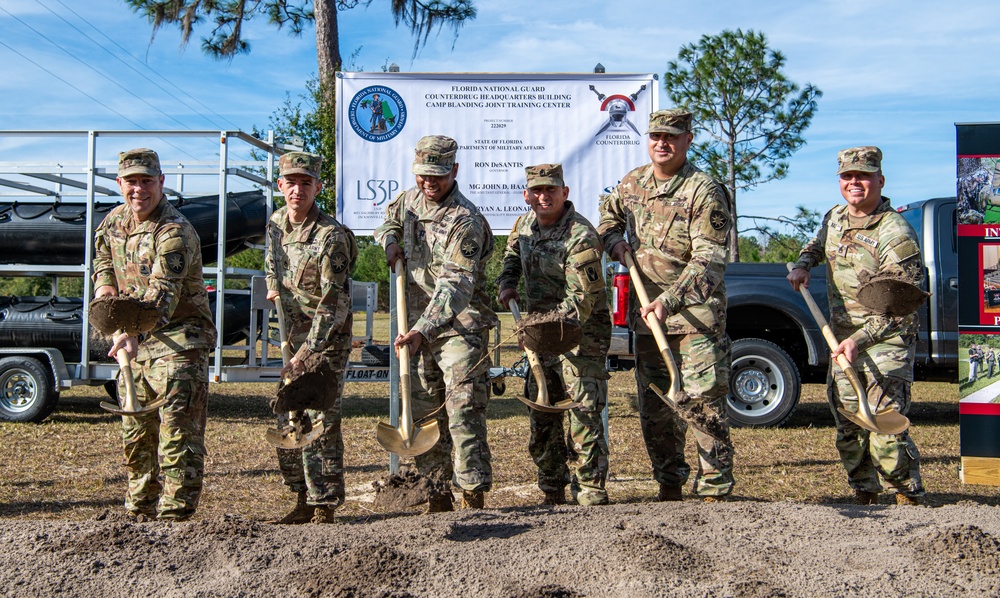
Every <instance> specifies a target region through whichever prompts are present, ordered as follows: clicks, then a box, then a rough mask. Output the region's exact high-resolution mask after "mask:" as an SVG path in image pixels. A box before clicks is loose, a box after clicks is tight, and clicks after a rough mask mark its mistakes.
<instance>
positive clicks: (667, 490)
mask: <svg viewBox="0 0 1000 598" xmlns="http://www.w3.org/2000/svg"><path fill="white" fill-rule="evenodd" d="M656 500H658V501H660V502H674V501H678V500H684V497H683V496H682V495H681V487H680V486H671V485H669V484H664V483H663V482H660V491H659V492H658V493H657V494H656Z"/></svg>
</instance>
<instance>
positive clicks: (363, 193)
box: [337, 73, 658, 235]
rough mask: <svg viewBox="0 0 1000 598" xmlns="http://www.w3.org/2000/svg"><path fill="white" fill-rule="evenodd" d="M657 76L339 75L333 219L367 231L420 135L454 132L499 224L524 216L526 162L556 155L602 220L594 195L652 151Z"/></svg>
mask: <svg viewBox="0 0 1000 598" xmlns="http://www.w3.org/2000/svg"><path fill="white" fill-rule="evenodd" d="M657 84H658V81H657V80H656V77H655V76H654V75H648V74H647V75H606V74H593V73H590V74H531V75H526V74H477V73H337V219H338V220H339V221H340V222H342V223H343V224H345V225H347V226H348V227H349V228H351V229H352V230H354V232H355V233H356V234H360V235H365V234H371V233H372V231H374V229H375V228H376V227H377V226H378V225H379V224H381V223H382V221H383V220H384V218H385V207H386V204H387V203H388V202H389V201H390V200H392V199H394V198H395V197H396V195H398V194H399V193H400V192H402V191H404V190H406V189H407V188H409V187H412V186H414V184H415V180H414V176H413V174H412V173H411V171H410V166H411V164H412V163H413V154H414V147H415V146H416V143H417V140H419V139H420V138H421V137H423V136H424V135H447V136H448V137H452V138H454V139H455V140H456V141H457V142H458V146H459V147H458V157H457V161H458V163H459V169H458V185H459V188H460V189H461V191H462V193H464V194H465V196H466V197H468V198H469V199H470V200H471V201H472V202H473V203H475V204H476V205H477V206H478V207H479V209H480V210H481V211H482V212H483V214H484V215H485V216H486V218H487V219H488V220H489V222H490V226H491V227H492V228H493V232H494V233H496V234H501V235H505V234H507V233H509V232H510V229H511V226H513V224H514V220H515V219H516V218H517V217H518V216H519V215H520V214H523V213H524V212H525V211H526V210H527V207H526V206H525V204H524V196H523V189H524V182H525V181H524V168H525V166H532V165H535V164H545V163H556V162H558V163H562V165H563V172H564V175H565V179H566V185H567V186H568V187H569V188H570V195H569V198H570V200H572V201H573V204H574V205H575V206H576V209H577V211H579V212H580V213H581V214H583V215H584V216H586V217H587V218H588V219H589V220H590V221H591V222H592V223H594V224H595V225H596V224H597V217H598V206H599V200H600V195H601V194H602V193H607V192H609V191H610V190H611V189H612V188H614V186H615V185H617V184H618V181H619V180H620V179H621V177H622V176H624V175H625V174H626V173H627V172H628V171H629V170H631V169H632V168H635V167H636V166H639V165H641V164H645V163H646V162H648V161H649V155H648V153H647V150H646V138H645V136H644V135H643V133H645V131H646V124H647V121H648V117H649V113H650V112H652V111H653V110H655V109H656V106H657V105H658V93H657Z"/></svg>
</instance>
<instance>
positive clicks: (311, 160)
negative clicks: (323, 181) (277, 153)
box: [278, 152, 323, 179]
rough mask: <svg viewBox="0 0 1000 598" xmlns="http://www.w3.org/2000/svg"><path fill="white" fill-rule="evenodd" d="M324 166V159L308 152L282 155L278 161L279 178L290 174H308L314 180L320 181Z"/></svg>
mask: <svg viewBox="0 0 1000 598" xmlns="http://www.w3.org/2000/svg"><path fill="white" fill-rule="evenodd" d="M322 166H323V157H322V156H317V155H316V154H310V153H308V152H288V153H287V154H282V155H281V158H280V159H279V160H278V176H287V175H289V174H308V175H309V176H311V177H312V178H314V179H318V178H320V177H319V174H320V168H321V167H322Z"/></svg>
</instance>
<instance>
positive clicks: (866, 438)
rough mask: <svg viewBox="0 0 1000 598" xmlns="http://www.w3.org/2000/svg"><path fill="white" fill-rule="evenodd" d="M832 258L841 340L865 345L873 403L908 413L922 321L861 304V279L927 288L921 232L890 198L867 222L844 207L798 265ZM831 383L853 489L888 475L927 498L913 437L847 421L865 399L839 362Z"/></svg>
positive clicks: (864, 366)
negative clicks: (881, 277)
mask: <svg viewBox="0 0 1000 598" xmlns="http://www.w3.org/2000/svg"><path fill="white" fill-rule="evenodd" d="M843 153H844V152H842V154H843ZM879 158H881V156H879ZM852 168H860V167H858V166H852ZM852 220H855V221H854V222H852ZM858 220H860V222H859V221H858ZM824 259H826V261H827V263H828V264H829V274H828V279H827V295H828V298H829V301H830V327H831V329H832V330H833V333H834V335H835V336H836V337H837V338H838V339H840V340H843V339H846V338H848V337H849V338H851V339H853V340H854V341H855V342H856V343H857V345H858V350H859V352H858V356H857V357H856V358H855V359H854V361H853V363H852V365H853V366H854V369H855V370H856V371H857V373H858V376H859V377H860V378H861V382H862V384H864V385H865V386H866V394H867V395H868V399H869V400H870V401H872V400H875V399H877V400H878V401H879V404H880V405H881V406H882V407H884V406H887V405H888V406H891V407H892V408H893V409H895V410H897V411H899V412H900V413H903V414H906V412H907V411H908V410H909V408H910V384H911V382H912V381H913V359H914V351H915V349H916V342H917V327H918V323H917V316H916V314H910V315H908V316H905V317H895V316H887V315H883V314H879V313H876V312H873V311H872V310H870V309H868V308H866V307H865V306H863V305H861V303H859V302H858V297H857V296H858V276H859V274H860V273H861V272H863V271H866V272H868V273H869V274H870V275H873V276H874V275H876V274H884V273H890V274H894V275H898V276H901V277H905V278H906V279H907V280H909V281H911V282H913V283H914V284H917V285H919V284H921V283H922V282H923V277H924V275H923V262H922V261H921V257H920V246H919V244H918V239H917V236H916V233H915V232H914V231H913V229H912V228H911V227H910V225H909V224H908V223H907V222H906V220H905V219H904V218H903V217H902V216H900V215H899V214H898V213H897V212H896V211H895V210H894V209H892V206H891V205H890V204H889V198H887V197H883V198H882V202H881V204H879V206H878V208H876V209H875V211H874V212H873V213H872V214H870V215H869V216H867V217H863V218H861V219H854V218H852V217H850V216H849V214H848V211H847V205H838V206H836V207H834V208H833V209H832V210H830V211H829V212H827V214H826V216H825V217H824V218H823V224H822V226H821V227H820V230H819V232H818V233H817V235H816V237H815V238H814V239H812V240H811V241H809V243H808V244H806V246H805V247H804V248H803V249H802V252H801V254H800V255H799V260H798V261H797V262H796V263H795V267H796V268H806V269H809V268H812V267H813V266H816V265H818V264H820V263H822V262H823V260H824ZM827 384H828V388H827V397H828V400H829V402H830V409H831V411H832V412H833V417H834V419H835V420H836V423H837V450H838V451H840V460H841V462H842V463H843V464H844V468H845V469H846V470H847V477H848V483H849V484H850V485H851V488H853V489H854V490H856V491H862V492H870V493H873V494H877V493H878V492H881V491H882V486H881V485H880V483H879V475H881V476H882V479H884V480H885V481H886V483H887V484H889V485H890V486H892V487H893V489H894V490H895V491H896V492H898V493H900V494H903V495H905V496H911V497H912V496H921V495H922V494H923V492H924V488H923V484H922V483H921V481H920V453H919V452H918V451H917V446H916V445H915V444H914V443H913V440H912V439H911V438H910V435H909V433H908V432H903V433H902V434H895V435H885V434H876V433H875V432H869V431H868V430H865V429H863V428H860V427H859V426H858V425H856V424H855V423H853V422H851V421H850V420H848V419H847V418H845V417H843V416H841V415H840V413H838V412H837V407H839V406H840V405H841V403H843V404H844V407H845V408H846V409H847V410H848V411H851V412H855V413H856V412H857V411H858V397H857V395H856V394H855V392H854V389H853V388H852V387H851V384H850V382H849V381H848V380H847V376H846V375H845V374H844V372H843V371H842V370H841V369H840V367H839V366H837V365H836V364H835V363H833V362H831V364H830V370H829V374H828V380H827Z"/></svg>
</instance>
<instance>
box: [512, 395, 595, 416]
mask: <svg viewBox="0 0 1000 598" xmlns="http://www.w3.org/2000/svg"><path fill="white" fill-rule="evenodd" d="M517 400H518V401H521V402H522V403H524V404H525V405H527V406H528V407H531V408H532V409H534V410H535V411H541V412H543V413H562V412H563V411H569V410H570V409H576V408H577V407H579V406H580V405H582V404H583V403H574V402H573V401H571V400H569V399H566V400H563V401H559V402H558V403H556V404H555V405H549V404H548V403H538V402H536V401H529V400H528V399H527V398H526V397H517Z"/></svg>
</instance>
